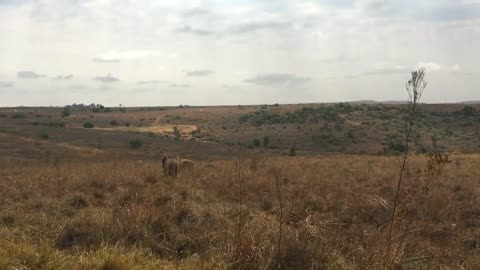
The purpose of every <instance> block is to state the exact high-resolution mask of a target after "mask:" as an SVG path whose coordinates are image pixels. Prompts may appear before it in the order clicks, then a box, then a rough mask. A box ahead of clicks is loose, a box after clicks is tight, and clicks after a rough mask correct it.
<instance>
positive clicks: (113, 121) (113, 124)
mask: <svg viewBox="0 0 480 270" xmlns="http://www.w3.org/2000/svg"><path fill="white" fill-rule="evenodd" d="M110 125H112V126H118V125H120V123H118V122H117V120H112V121H110Z"/></svg>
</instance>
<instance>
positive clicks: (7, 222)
mask: <svg viewBox="0 0 480 270" xmlns="http://www.w3.org/2000/svg"><path fill="white" fill-rule="evenodd" d="M14 223H15V217H14V216H13V215H11V214H6V215H3V216H1V217H0V226H5V227H9V226H12V225H13V224H14Z"/></svg>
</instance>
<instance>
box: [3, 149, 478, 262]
mask: <svg viewBox="0 0 480 270" xmlns="http://www.w3.org/2000/svg"><path fill="white" fill-rule="evenodd" d="M478 164H480V156H479V155H451V156H450V157H449V158H448V159H446V158H445V156H438V155H437V156H431V157H426V156H424V155H418V156H412V157H410V159H409V163H408V166H407V171H406V175H405V179H404V184H403V188H402V193H401V195H402V196H401V199H400V206H399V209H398V214H397V223H396V224H395V227H394V238H393V239H394V242H393V245H392V246H393V248H392V249H391V250H392V251H391V254H385V247H386V238H387V231H388V223H389V219H390V214H391V210H392V209H391V207H392V201H393V199H394V186H395V181H396V178H397V175H398V169H399V166H400V160H399V159H398V158H397V157H380V156H367V155H364V156H345V155H339V156H325V157H317V158H307V157H266V158H263V157H261V156H257V157H255V158H245V159H242V160H240V161H211V162H199V163H197V166H196V167H195V168H194V169H193V170H191V171H182V172H181V173H180V175H179V177H178V178H177V179H174V178H171V177H165V176H163V173H162V172H161V169H160V165H159V161H155V160H151V161H145V160H144V161H143V163H142V164H141V165H140V164H138V163H137V162H135V161H133V160H130V159H123V158H118V156H110V158H108V159H96V158H94V157H93V158H88V159H85V158H84V159H81V160H69V159H65V158H64V159H59V158H54V159H51V160H44V161H38V160H34V159H32V160H24V161H20V160H11V161H8V160H2V162H1V163H0V247H1V248H0V269H177V268H179V269H382V268H384V267H385V265H384V262H385V261H386V258H393V259H394V261H395V265H394V266H395V268H396V269H432V268H433V269H472V268H475V267H477V266H478V264H479V262H480V256H479V255H478V251H477V248H478V247H480V243H479V242H478V241H479V240H478V228H479V226H480V208H479V205H480V202H479V200H480V190H479V189H478V179H480V170H479V169H478ZM280 202H281V204H280ZM280 206H281V207H280ZM280 229H281V235H280V234H279V230H280Z"/></svg>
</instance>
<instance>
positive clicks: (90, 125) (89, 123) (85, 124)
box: [83, 122, 94, 128]
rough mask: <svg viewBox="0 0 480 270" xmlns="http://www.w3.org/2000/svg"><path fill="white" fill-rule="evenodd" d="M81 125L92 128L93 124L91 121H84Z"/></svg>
mask: <svg viewBox="0 0 480 270" xmlns="http://www.w3.org/2000/svg"><path fill="white" fill-rule="evenodd" d="M83 127H84V128H93V127H94V126H93V123H91V122H87V123H84V124H83Z"/></svg>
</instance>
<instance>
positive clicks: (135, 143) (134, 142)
mask: <svg viewBox="0 0 480 270" xmlns="http://www.w3.org/2000/svg"><path fill="white" fill-rule="evenodd" d="M142 145H143V143H142V141H140V140H139V139H133V140H130V148H132V149H139V148H140V147H142Z"/></svg>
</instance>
